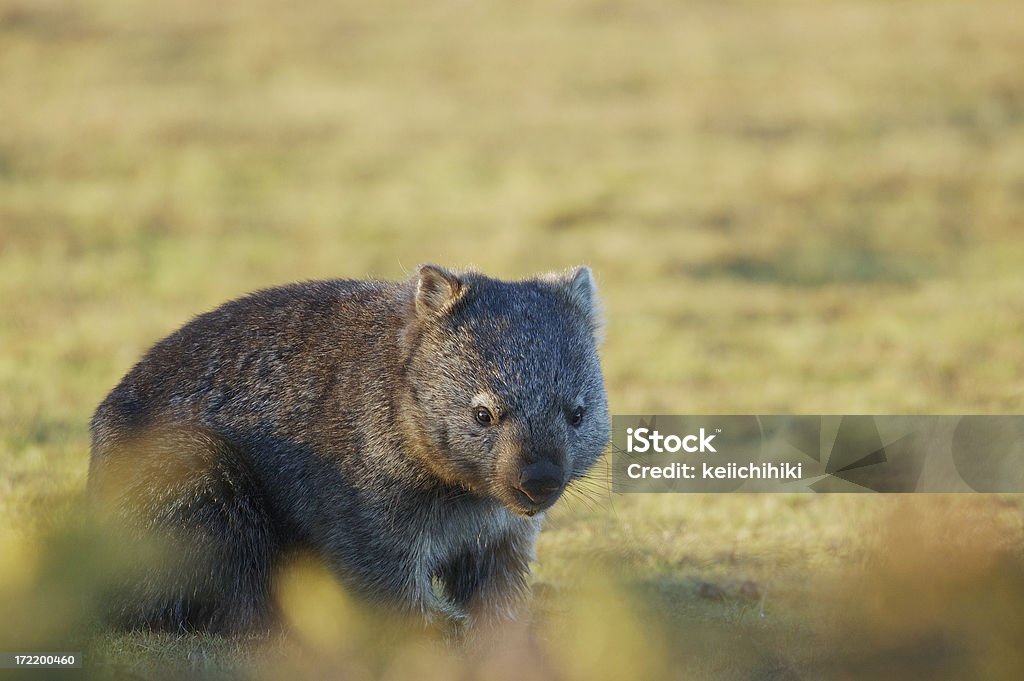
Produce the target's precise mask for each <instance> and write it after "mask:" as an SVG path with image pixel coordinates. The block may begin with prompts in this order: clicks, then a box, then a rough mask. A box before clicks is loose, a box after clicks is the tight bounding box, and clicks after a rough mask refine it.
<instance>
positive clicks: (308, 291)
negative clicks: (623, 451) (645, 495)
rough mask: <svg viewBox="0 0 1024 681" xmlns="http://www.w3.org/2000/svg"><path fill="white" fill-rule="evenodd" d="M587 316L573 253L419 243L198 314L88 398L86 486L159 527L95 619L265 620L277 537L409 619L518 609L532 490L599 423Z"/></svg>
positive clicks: (564, 475)
mask: <svg viewBox="0 0 1024 681" xmlns="http://www.w3.org/2000/svg"><path fill="white" fill-rule="evenodd" d="M599 327H600V315H599V312H598V301H597V296H596V291H595V288H594V283H593V279H592V275H591V273H590V271H589V269H587V268H576V269H573V270H570V271H568V272H566V273H562V274H557V275H544V276H540V277H537V278H533V279H528V280H524V281H518V282H506V281H500V280H497V279H492V278H489V277H486V276H484V275H481V274H478V273H474V272H467V273H462V274H454V273H452V272H449V271H447V270H444V269H442V268H440V267H437V266H433V265H425V266H422V267H420V268H419V270H418V272H417V274H416V275H415V276H414V277H412V278H410V279H409V280H407V281H405V282H398V283H393V282H376V281H349V280H333V281H319V282H307V283H301V284H293V285H290V286H283V287H279V288H274V289H269V290H264V291H260V292H257V293H254V294H251V295H249V296H246V297H243V298H240V299H238V300H234V301H231V302H229V303H226V304H224V305H223V306H221V307H219V308H218V309H216V310H214V311H212V312H209V313H206V314H203V315H201V316H199V317H196V318H195V319H193V320H192V321H191V322H189V323H188V324H186V325H185V326H183V327H182V328H181V329H179V330H178V331H176V332H174V333H173V334H171V335H170V336H168V337H167V338H165V339H163V340H162V341H160V342H158V343H157V344H156V345H155V346H154V347H153V348H152V349H150V350H149V352H148V353H147V354H146V355H145V357H143V359H142V360H141V361H140V362H139V363H138V364H137V365H136V366H135V367H134V368H133V369H132V370H131V371H130V372H129V373H128V374H127V375H126V376H125V377H124V379H123V380H122V381H121V383H120V384H119V385H118V386H117V387H116V388H114V390H113V391H111V393H110V394H109V395H108V396H107V397H106V399H105V400H104V401H103V402H102V404H100V406H99V407H98V408H97V410H96V413H95V415H94V417H93V420H92V436H93V445H92V458H91V462H90V471H89V487H90V494H91V496H92V498H93V500H94V501H95V502H96V504H97V506H98V507H99V508H101V509H103V510H104V511H105V512H106V514H107V516H108V517H113V518H115V519H117V520H118V521H120V522H121V523H122V525H123V527H124V528H127V531H128V532H129V537H131V538H133V539H153V538H156V539H157V540H160V541H162V542H163V543H164V544H167V545H171V546H173V547H174V550H173V551H172V552H171V554H169V555H170V557H167V558H165V559H164V560H163V561H160V562H158V563H156V564H154V565H150V566H148V567H146V568H144V569H143V570H142V572H141V574H136V575H134V577H133V579H132V580H131V581H130V582H129V583H126V584H125V585H123V588H121V589H120V590H119V594H118V597H117V598H116V599H114V600H113V601H112V608H111V609H112V615H113V617H114V620H115V623H116V624H118V625H120V626H123V627H129V628H155V629H164V630H172V631H182V630H207V631H216V632H225V633H231V632H240V631H246V630H250V629H253V628H260V627H265V626H267V625H268V623H269V622H271V621H272V619H273V590H274V586H273V578H274V574H275V570H276V569H277V568H278V566H279V565H280V563H281V561H282V560H283V559H284V558H285V557H286V556H288V555H289V554H290V553H291V552H293V551H306V552H311V553H313V554H315V555H316V556H318V557H319V558H320V559H321V560H323V561H324V562H325V563H326V564H327V565H328V566H329V567H330V568H331V569H332V570H333V571H334V572H335V574H336V575H337V576H338V578H339V579H340V580H341V581H342V583H344V584H345V585H346V586H347V587H348V588H350V589H352V590H353V591H354V592H355V593H357V594H359V595H361V596H362V597H363V598H364V599H367V600H368V601H369V602H371V603H374V604H378V605H382V606H387V607H389V608H390V609H395V610H399V611H403V612H409V613H415V614H417V615H418V616H419V617H421V618H423V619H425V620H428V621H429V620H430V619H431V618H433V617H435V616H436V615H437V613H439V612H444V611H450V610H451V609H452V608H454V609H455V610H456V611H457V612H459V613H461V614H462V616H464V617H465V618H467V619H468V620H469V621H470V622H471V623H479V622H492V621H501V620H506V619H511V618H514V617H516V615H517V613H518V612H519V611H520V609H521V605H522V602H523V599H524V597H525V595H526V594H527V576H528V573H529V565H530V562H531V561H532V560H533V558H534V545H535V542H536V539H537V534H538V532H539V530H540V525H541V519H542V517H543V511H544V510H545V509H547V508H548V507H550V505H551V504H553V503H554V502H555V501H556V500H557V498H558V497H559V496H560V494H561V493H562V491H564V489H565V488H566V486H567V485H569V484H571V483H572V482H573V481H574V480H577V479H579V478H580V477H582V476H584V475H585V474H586V473H587V471H588V470H589V469H590V468H591V467H592V466H593V464H594V463H595V461H596V460H597V459H598V457H599V456H600V454H601V452H602V451H603V449H604V447H605V446H606V444H607V441H608V434H609V425H608V409H607V402H606V397H605V390H604V384H603V380H602V376H601V369H600V365H599V362H598V356H597V351H596V345H597V340H596V336H597V333H598V329H599ZM126 545H129V546H130V545H131V542H128V543H127V544H126ZM435 580H436V581H437V582H439V583H440V585H441V587H442V590H443V599H444V602H439V598H438V596H437V594H436V592H435V589H434V588H433V582H434V581H435Z"/></svg>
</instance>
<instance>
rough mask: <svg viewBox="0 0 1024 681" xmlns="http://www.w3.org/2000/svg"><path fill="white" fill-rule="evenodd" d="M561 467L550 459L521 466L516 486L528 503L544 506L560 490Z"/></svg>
mask: <svg viewBox="0 0 1024 681" xmlns="http://www.w3.org/2000/svg"><path fill="white" fill-rule="evenodd" d="M562 478H563V473H562V468H561V467H560V466H557V465H556V464H553V463H551V462H550V461H538V462H537V463H531V464H528V465H526V466H523V470H522V471H521V472H520V474H519V485H518V487H517V488H516V489H517V490H518V491H519V492H521V493H522V494H523V496H525V497H526V499H527V500H529V501H530V503H532V504H534V505H536V506H544V505H545V504H547V503H548V502H549V501H553V500H554V499H555V498H556V497H557V496H558V493H559V492H561V491H562Z"/></svg>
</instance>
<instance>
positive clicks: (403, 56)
mask: <svg viewBox="0 0 1024 681" xmlns="http://www.w3.org/2000/svg"><path fill="white" fill-rule="evenodd" d="M1018 5H1019V3H1017V2H1013V1H995V0H993V1H989V0H985V1H983V2H974V3H963V2H953V1H948V0H939V1H936V2H924V1H920V2H917V1H907V2H899V3H890V2H878V1H871V0H865V1H863V2H854V1H852V0H842V1H837V2H831V3H813V2H802V1H799V0H792V1H783V0H777V1H771V2H755V1H754V0H733V1H730V2H711V1H695V2H668V1H667V0H638V1H636V2H631V3H612V2H607V1H590V0H557V1H549V2H533V1H528V2H508V1H500V2H489V3H466V2H462V1H458V2H457V1H455V0H439V1H437V2H431V3H413V2H401V1H397V0H388V1H386V2H378V3H360V2H351V1H347V0H343V1H340V2H339V1H336V2H327V1H326V0H307V1H306V2H303V3H297V4H296V3H290V4H285V3H279V2H271V1H270V0H248V1H244V2H243V1H241V0H230V1H228V2H222V3H209V2H199V1H198V0H181V1H180V2H176V3H163V4H161V3H153V2H145V1H142V0H94V1H91V2H84V1H76V0H0V300H2V301H3V302H2V306H0V519H2V520H3V523H2V524H3V525H4V526H5V527H6V528H7V529H8V530H9V531H11V532H13V533H15V534H18V535H26V536H27V535H30V534H31V533H32V532H33V531H35V530H37V529H40V530H47V529H50V528H52V527H53V526H54V525H55V524H58V523H59V519H60V518H61V514H62V513H63V512H64V511H66V510H67V509H69V508H73V502H72V501H70V500H69V499H72V498H73V497H74V495H75V494H76V493H77V492H78V491H80V490H81V488H82V486H83V484H84V480H85V473H86V465H87V450H88V432H87V422H88V418H89V416H90V413H91V410H92V408H93V407H94V405H95V404H97V403H98V402H99V400H100V399H101V398H102V397H103V395H104V394H105V393H106V392H107V391H108V390H109V389H110V387H112V386H113V385H114V383H115V382H116V381H117V380H118V378H119V377H120V376H121V375H122V374H123V373H124V372H125V371H126V370H127V369H128V367H129V366H130V365H131V364H132V362H134V361H135V360H136V359H137V358H138V357H139V356H140V355H141V353H142V352H143V351H144V350H145V349H146V348H147V347H148V346H149V345H150V344H151V343H152V342H154V341H155V340H157V339H158V338H160V337H162V336H163V335H165V334H166V333H168V332H169V331H171V330H173V329H174V328H175V327H177V326H178V325H179V324H181V323H182V322H184V321H185V320H187V319H188V318H189V317H190V316H191V315H193V314H196V313H198V312H200V311H203V310H206V309H210V308H212V307H214V306H215V305H217V304H218V303H220V302H222V301H224V300H226V299H228V298H231V297H234V296H236V295H239V294H241V293H244V292H246V291H249V290H252V289H254V288H259V287H264V286H268V285H271V284H275V283H280V282H285V281H291V280H297V279H309V278H318V277H337V276H343V277H365V276H374V277H382V278H397V277H403V276H405V275H406V274H407V273H408V272H409V271H410V270H411V269H412V268H414V266H415V265H416V264H417V263H420V262H424V261H436V262H441V263H444V264H448V265H451V266H460V265H468V264H473V265H476V266H478V267H479V268H481V269H482V270H484V271H486V272H489V273H493V274H496V275H500V276H508V277H515V276H522V275H527V274H530V273H533V272H535V271H538V270H545V269H553V268H562V267H565V266H567V265H569V264H574V263H588V264H590V265H591V266H592V267H593V268H594V270H595V273H596V275H597V277H598V280H599V285H600V287H601V289H602V292H603V295H604V298H605V302H606V307H607V316H608V326H607V341H606V343H605V345H604V348H603V359H604V366H605V371H606V377H607V382H608V390H609V396H610V400H611V406H612V410H613V412H617V413H645V412H647V413H655V412H665V413H902V412H907V413H1003V412H1020V410H1021V404H1022V395H1024V361H1022V350H1021V338H1022V337H1024V296H1022V295H1021V291H1024V274H1022V271H1024V267H1022V266H1024V238H1022V236H1024V220H1022V217H1021V216H1022V215H1024V76H1022V75H1021V69H1020V64H1021V63H1022V62H1024V22H1021V21H1019V19H1020V14H1021V13H1020V8H1019V6H1018ZM591 503H592V504H593V503H596V507H594V508H591V507H590V506H588V504H587V503H584V502H583V501H578V500H577V501H573V500H567V503H566V504H565V507H564V508H562V509H560V510H559V511H558V512H556V513H554V517H553V518H552V521H551V523H550V525H551V526H550V527H549V529H548V531H547V532H546V533H545V534H544V535H543V539H542V543H541V547H540V558H541V562H540V565H539V568H538V570H539V572H538V580H539V581H540V582H541V583H543V584H549V585H553V586H554V587H556V588H561V587H568V586H570V585H571V584H572V583H573V581H574V579H576V578H577V574H578V563H577V562H576V560H577V559H582V560H584V561H585V560H586V557H587V556H593V555H604V556H608V555H614V556H617V557H618V560H619V561H625V564H626V565H627V566H628V570H627V571H628V572H631V573H632V575H633V577H634V578H635V580H636V581H637V582H639V583H640V584H641V590H644V589H646V590H647V593H651V592H653V593H654V594H656V595H657V599H660V600H661V602H662V603H663V604H664V607H663V608H662V614H663V615H665V616H666V617H668V618H669V620H670V621H674V622H676V623H677V624H678V623H679V622H689V623H693V622H702V623H712V624H714V625H716V626H718V625H721V626H723V627H725V630H726V631H738V630H740V629H742V627H743V626H745V624H744V623H746V622H747V620H748V619H749V618H750V617H752V616H753V615H751V611H750V609H749V608H744V607H740V606H738V605H736V603H738V602H739V601H736V600H735V599H734V598H733V594H734V593H735V591H736V585H738V584H740V583H741V582H742V581H743V580H747V579H749V580H754V581H756V582H758V583H759V584H771V585H772V586H771V587H770V593H769V596H768V598H767V599H766V600H767V603H768V607H769V609H768V612H769V613H772V616H773V617H774V618H775V619H773V620H771V621H772V622H775V623H776V625H775V626H777V627H779V630H780V631H781V632H783V634H785V636H794V637H795V638H799V637H797V636H796V634H794V632H799V631H801V630H802V628H806V627H807V626H810V625H809V624H808V623H809V622H814V621H816V620H815V619H814V613H813V611H814V608H813V607H812V606H811V605H809V604H808V590H807V587H806V586H805V585H806V583H807V577H808V575H809V574H818V573H819V572H827V571H828V570H831V569H834V568H840V567H843V566H846V565H849V564H857V563H858V561H861V560H863V557H864V556H865V555H866V551H867V548H866V547H865V544H866V542H867V539H868V538H871V537H873V536H874V534H875V533H874V532H873V530H872V528H875V527H877V526H878V523H880V522H881V521H880V520H879V518H885V517H887V515H886V514H887V512H888V510H887V509H888V506H887V505H886V502H884V501H881V500H876V499H870V498H867V497H857V498H855V499H849V498H843V497H823V498H814V499H802V498H801V499H798V500H793V499H787V498H781V497H771V498H750V497H726V496H720V497H685V498H684V497H676V496H674V497H666V498H663V497H655V498H648V497H616V498H614V499H612V498H599V499H597V500H596V502H591ZM915 503H917V504H919V505H922V506H925V505H927V504H928V503H933V502H930V501H929V500H928V499H926V498H922V499H917V500H915ZM939 503H941V504H943V505H945V504H947V503H953V502H948V501H942V502H939ZM955 506H956V508H958V509H961V510H962V513H963V514H964V516H965V517H967V518H972V519H974V520H975V522H977V523H980V524H982V525H985V526H991V527H998V528H1001V529H1002V530H1003V532H1002V534H1000V535H999V536H1000V537H1001V538H1002V541H1004V542H1006V543H1007V544H1008V545H1019V542H1020V539H1021V528H1020V521H1019V519H1020V512H1019V510H1018V509H1017V507H1016V506H1015V505H1011V506H1010V507H1007V506H1005V505H1004V504H1003V503H1002V502H999V501H997V500H986V499H981V500H972V501H970V502H966V501H963V500H960V501H959V502H957V503H956V504H955ZM705 583H712V584H716V585H722V588H723V589H724V590H725V591H726V593H727V595H728V599H727V600H726V601H725V602H724V603H723V602H722V601H720V600H715V599H707V598H702V597H701V595H700V594H701V593H708V591H707V590H705V591H704V592H702V591H701V584H705ZM711 593H715V592H711ZM657 599H656V600H657ZM666 626H668V627H669V629H668V631H670V632H671V631H672V629H671V625H666ZM730 627H731V628H730ZM118 645H122V646H125V647H127V649H129V650H130V649H132V645H133V643H132V641H131V640H127V641H122V642H121V643H120V644H117V645H113V646H108V649H113V648H117V646H118ZM802 645H804V647H803V648H802V647H801V646H802ZM807 645H809V644H801V643H799V641H796V642H793V643H792V645H789V644H787V645H785V646H781V644H780V647H781V648H786V649H787V651H788V652H789V653H792V654H794V655H795V657H796V658H797V659H805V658H806V655H804V653H806V654H810V653H811V652H813V651H812V650H808V649H806V648H807ZM157 647H159V646H157ZM775 652H778V650H776V651H775ZM780 654H781V653H780ZM179 657H180V656H179ZM707 671H708V673H707V676H715V675H716V673H715V668H714V667H713V665H712V666H711V667H709V668H708V670H707ZM719 676H723V678H724V675H721V674H719Z"/></svg>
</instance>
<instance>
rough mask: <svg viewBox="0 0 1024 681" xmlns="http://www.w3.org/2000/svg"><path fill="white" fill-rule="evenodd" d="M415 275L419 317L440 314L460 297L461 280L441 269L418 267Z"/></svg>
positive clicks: (461, 289) (432, 266) (426, 266)
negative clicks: (417, 279) (417, 278)
mask: <svg viewBox="0 0 1024 681" xmlns="http://www.w3.org/2000/svg"><path fill="white" fill-rule="evenodd" d="M417 274H418V276H419V281H418V282H417V283H416V313H417V314H419V315H420V316H424V315H435V314H440V313H441V312H444V311H445V310H447V309H448V308H449V307H450V306H451V305H452V304H453V303H455V301H457V300H458V299H459V298H461V297H462V293H463V291H464V289H465V285H464V284H463V283H462V280H460V279H459V278H458V277H457V276H455V275H454V274H452V273H451V272H449V271H448V270H446V269H444V268H443V267H438V266H437V265H420V267H419V270H418V271H417Z"/></svg>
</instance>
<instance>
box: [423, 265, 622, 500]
mask: <svg viewBox="0 0 1024 681" xmlns="http://www.w3.org/2000/svg"><path fill="white" fill-rule="evenodd" d="M406 321H407V324H406V329H405V336H404V343H405V347H406V350H407V353H408V355H407V362H406V366H405V382H406V386H407V394H406V395H405V399H404V400H403V401H404V411H405V414H404V419H403V421H404V425H405V427H406V428H407V429H412V431H413V432H414V434H415V438H416V440H417V441H418V442H419V443H420V447H419V448H418V449H419V452H418V454H419V456H420V457H421V458H423V459H424V462H425V463H426V464H427V465H428V466H430V467H431V469H432V470H433V471H434V472H435V473H436V474H437V475H438V476H440V477H441V478H443V479H445V480H447V481H448V482H450V483H452V484H456V485H459V486H462V487H464V488H466V489H469V490H471V491H473V492H475V493H478V494H483V495H489V496H492V497H495V498H497V499H499V500H500V501H501V502H502V503H504V504H505V506H507V507H508V508H509V509H510V510H512V511H513V512H515V513H518V514H521V515H533V514H535V513H537V512H539V511H542V510H544V509H546V508H548V507H549V506H551V505H552V504H553V503H554V502H555V501H556V500H557V499H558V497H559V496H560V495H561V494H562V492H563V491H564V490H565V488H566V485H568V484H570V483H571V482H572V481H574V480H576V479H578V478H580V477H582V476H584V475H585V474H586V473H587V471H588V470H589V469H590V468H591V466H593V464H594V462H595V461H596V460H597V459H598V457H599V456H600V455H601V452H602V451H603V450H604V447H605V445H606V444H607V442H608V433H609V426H608V403H607V399H606V397H605V391H604V381H603V379H602V377H601V366H600V363H599V362H598V357H597V334H598V331H599V327H600V312H599V303H598V300H597V293H596V289H595V286H594V282H593V278H592V276H591V273H590V270H589V269H588V268H586V267H580V268H576V269H574V270H571V271H569V272H566V273H564V274H555V275H545V276H541V277H537V278H535V279H530V280H526V281H519V282H505V281H498V280H495V279H490V278H488V277H485V276H483V275H480V274H476V273H467V274H459V275H456V274H453V273H451V272H448V271H446V270H444V269H442V268H440V267H436V266H433V265H424V266H422V267H420V268H419V272H418V274H417V277H416V278H415V279H414V280H413V282H412V283H411V285H410V291H409V308H408V311H407V313H406Z"/></svg>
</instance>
